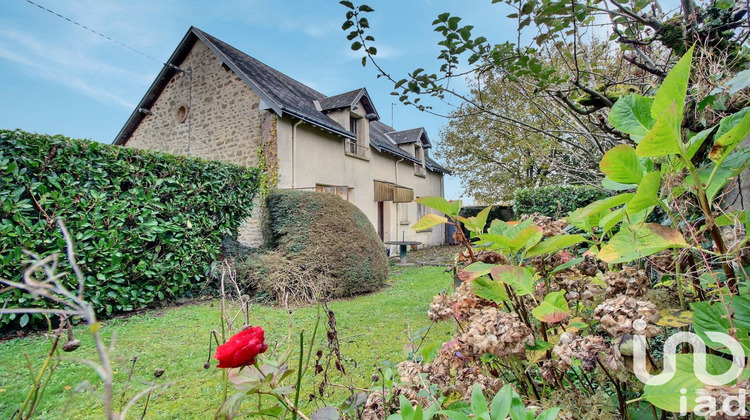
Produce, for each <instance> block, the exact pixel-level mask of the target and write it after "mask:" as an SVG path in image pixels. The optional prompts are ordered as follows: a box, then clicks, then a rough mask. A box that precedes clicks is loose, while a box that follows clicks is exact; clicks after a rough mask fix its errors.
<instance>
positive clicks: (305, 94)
mask: <svg viewBox="0 0 750 420" xmlns="http://www.w3.org/2000/svg"><path fill="white" fill-rule="evenodd" d="M198 40H200V41H202V42H203V43H205V44H206V46H207V47H208V48H209V49H211V51H213V52H214V54H216V55H217V56H218V57H219V58H220V59H221V60H222V62H223V63H224V64H225V65H226V66H228V67H229V68H230V69H231V70H232V71H233V72H234V73H235V74H237V75H238V76H239V77H240V78H241V79H242V80H243V81H244V82H245V83H247V84H248V86H250V88H252V89H253V90H254V91H255V92H256V93H257V94H258V95H259V96H260V97H261V100H262V104H261V105H262V106H265V108H266V109H272V110H273V111H274V112H276V113H277V114H278V115H279V116H283V115H285V114H289V115H291V116H293V117H296V118H299V119H301V120H304V121H306V122H308V123H310V124H312V125H315V126H318V127H320V128H323V129H325V130H327V131H330V132H332V133H334V134H337V135H340V136H342V137H346V138H352V139H353V138H355V136H354V134H352V133H351V132H349V131H348V130H347V129H346V128H344V127H341V126H340V125H339V124H338V123H336V122H335V121H334V120H333V119H331V118H329V117H328V116H327V115H326V114H325V113H324V112H322V110H332V109H337V108H338V109H340V108H344V107H347V106H350V107H351V106H354V105H356V103H357V102H359V100H361V99H363V98H366V100H365V101H363V102H364V103H365V106H366V107H367V106H368V105H367V104H368V103H369V107H371V108H372V111H373V112H372V113H374V114H375V119H374V120H372V121H371V125H370V137H371V145H373V146H374V147H375V149H376V150H378V151H381V152H385V153H390V154H392V155H395V156H398V157H404V158H407V157H408V158H410V159H409V160H414V158H412V157H411V156H410V155H409V154H408V153H406V152H404V151H403V150H401V149H399V148H398V146H396V145H395V144H394V143H393V142H392V141H391V140H389V138H388V136H387V135H386V133H388V132H395V130H394V129H393V128H392V127H389V126H387V125H385V124H382V123H380V122H378V121H377V118H379V117H378V116H377V111H375V108H374V106H373V105H372V101H371V100H370V97H369V95H368V94H367V90H366V89H364V88H361V89H356V90H353V91H351V92H346V93H342V94H339V95H335V96H331V97H328V96H326V95H324V94H322V93H320V92H318V91H316V90H315V89H313V88H311V87H309V86H306V85H305V84H303V83H301V82H299V81H297V80H294V79H293V78H291V77H289V76H287V75H285V74H283V73H281V72H279V71H278V70H276V69H274V68H272V67H270V66H268V65H266V64H264V63H262V62H260V61H258V60H256V59H255V58H253V57H251V56H249V55H247V54H245V53H243V52H242V51H240V50H238V49H236V48H234V47H232V46H231V45H229V44H227V43H225V42H224V41H221V40H220V39H217V38H215V37H213V36H211V35H209V34H207V33H205V32H203V31H201V30H200V29H198V28H195V27H190V29H189V30H188V32H187V33H186V34H185V36H184V37H183V38H182V41H180V44H179V45H178V46H177V48H176V49H175V51H174V53H172V56H171V57H170V58H169V60H168V61H167V65H165V66H164V68H162V70H161V72H160V73H159V75H158V76H157V78H156V80H154V82H153V83H152V85H151V87H150V88H149V90H148V91H147V92H146V94H145V95H144V97H143V99H141V101H140V103H139V104H138V106H137V107H136V109H135V111H133V113H132V114H131V115H130V118H129V119H128V121H127V122H126V123H125V126H123V128H122V129H121V130H120V132H119V133H118V134H117V137H116V138H115V140H114V141H113V144H125V142H126V141H127V140H128V139H129V138H130V136H131V135H132V134H133V132H134V131H135V129H136V128H137V127H138V125H139V124H140V122H141V121H142V120H143V118H145V116H146V113H145V112H142V111H143V110H149V109H151V106H153V104H154V102H156V99H157V98H158V97H159V95H160V94H161V92H162V91H163V90H164V88H165V87H166V85H167V83H169V81H170V80H171V79H172V77H173V76H174V75H175V73H176V72H178V71H181V70H180V69H179V68H178V67H177V66H179V65H180V63H182V61H183V60H184V59H185V58H186V57H187V55H188V54H189V53H190V51H191V49H192V48H193V45H194V44H195V42H197V41H198ZM316 101H317V102H318V104H319V105H320V107H321V110H318V108H317V107H316V105H315V102H316ZM355 101H356V102H355ZM366 110H367V109H366ZM381 129H382V130H385V131H382V130H381ZM381 131H382V133H381ZM408 131H412V130H406V132H408ZM374 133H375V134H374ZM373 134H374V135H373ZM426 162H427V167H428V168H430V169H432V170H435V171H439V172H445V173H447V172H448V171H447V170H446V169H445V168H443V167H442V166H440V165H439V164H437V163H436V162H434V161H433V160H432V159H429V158H427V161H426Z"/></svg>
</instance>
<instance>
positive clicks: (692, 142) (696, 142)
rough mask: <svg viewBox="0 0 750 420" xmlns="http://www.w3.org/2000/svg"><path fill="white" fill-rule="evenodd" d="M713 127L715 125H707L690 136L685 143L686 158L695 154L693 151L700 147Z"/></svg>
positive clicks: (690, 157)
mask: <svg viewBox="0 0 750 420" xmlns="http://www.w3.org/2000/svg"><path fill="white" fill-rule="evenodd" d="M715 128H716V126H713V127H709V128H707V129H705V130H703V131H701V132H700V133H697V134H696V135H694V136H693V137H690V139H689V140H688V141H687V144H686V145H685V155H686V156H687V158H688V159H692V158H693V156H695V153H696V152H697V151H698V150H699V149H700V148H701V145H703V142H704V141H706V139H707V138H708V136H709V135H710V134H711V132H713V131H714V129H715ZM681 167H682V166H681Z"/></svg>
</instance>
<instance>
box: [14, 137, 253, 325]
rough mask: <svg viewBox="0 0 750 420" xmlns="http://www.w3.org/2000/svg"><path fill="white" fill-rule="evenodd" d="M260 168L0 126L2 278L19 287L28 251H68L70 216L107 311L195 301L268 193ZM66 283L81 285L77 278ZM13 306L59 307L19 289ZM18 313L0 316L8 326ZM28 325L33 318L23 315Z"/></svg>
mask: <svg viewBox="0 0 750 420" xmlns="http://www.w3.org/2000/svg"><path fill="white" fill-rule="evenodd" d="M260 182H261V176H260V173H259V171H258V170H257V169H252V168H244V167H240V166H236V165H231V164H225V163H219V162H209V161H206V160H203V159H197V158H188V157H183V156H173V155H169V154H166V153H160V152H150V151H142V150H137V149H131V148H124V147H117V146H110V145H104V144H100V143H95V142H91V141H86V140H72V139H68V138H66V137H62V136H47V135H38V134H31V133H26V132H22V131H7V130H0V203H2V205H1V207H0V277H3V278H6V279H10V280H14V281H19V280H20V279H21V276H22V271H23V269H24V267H25V265H26V264H27V261H26V260H27V257H26V256H25V255H24V253H23V250H29V251H32V252H34V253H36V254H38V255H41V256H47V255H49V254H51V253H56V252H60V253H62V257H61V258H60V271H69V268H68V267H69V265H68V262H67V261H65V258H64V250H65V242H64V240H63V237H62V234H61V233H60V231H59V229H58V227H57V224H56V221H55V220H56V219H57V218H60V219H62V220H63V221H64V222H65V224H66V226H67V228H68V230H69V231H70V233H71V236H72V237H73V239H74V242H75V251H76V255H77V257H78V258H77V259H78V263H79V265H80V267H81V270H82V271H83V273H84V276H85V278H86V284H85V286H86V288H85V297H86V299H88V300H89V301H90V302H92V303H93V304H94V305H95V307H96V308H97V311H98V312H99V313H100V314H103V315H109V314H113V313H116V312H124V311H131V310H134V309H137V308H143V307H146V306H147V305H150V304H153V303H155V302H159V301H163V300H170V299H174V298H177V297H180V296H186V295H189V294H191V293H193V292H195V291H196V289H197V288H198V287H200V286H201V284H202V282H203V281H204V280H205V279H206V275H207V273H208V270H209V267H210V265H211V263H212V262H213V261H214V260H215V259H216V257H217V255H218V254H219V251H220V245H221V240H222V236H224V235H227V234H229V235H236V231H237V228H238V227H239V225H240V223H241V222H242V220H244V219H245V218H246V217H248V216H249V215H250V212H251V210H252V200H253V197H254V196H255V194H256V192H257V191H258V189H259V183H260ZM64 281H65V282H66V283H67V284H68V285H69V286H70V287H71V288H76V287H77V280H76V279H75V278H74V276H72V275H68V276H67V277H66V278H65V279H64ZM6 300H7V302H8V307H14V306H19V307H26V306H35V307H42V306H50V305H51V304H50V303H49V302H47V301H43V300H33V299H32V298H31V297H30V296H29V295H27V294H23V293H21V292H20V291H19V290H12V291H9V292H5V293H3V294H0V302H2V301H6ZM14 318H16V317H15V316H14V315H12V314H11V315H9V316H8V315H6V316H3V317H2V318H1V319H0V328H1V327H7V326H8V324H10V323H11V322H12V320H13V319H14ZM19 320H20V324H21V326H24V325H25V324H26V323H27V322H28V321H29V319H28V317H19Z"/></svg>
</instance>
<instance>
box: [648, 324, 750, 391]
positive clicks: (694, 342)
mask: <svg viewBox="0 0 750 420" xmlns="http://www.w3.org/2000/svg"><path fill="white" fill-rule="evenodd" d="M706 336H707V337H708V338H709V339H710V340H711V341H713V342H715V343H718V344H722V345H724V346H726V348H727V350H729V353H730V354H731V355H732V361H733V363H732V366H731V367H730V368H729V370H727V371H726V372H724V373H721V374H718V375H713V374H711V373H708V371H707V369H706V343H704V342H703V340H701V338H700V337H698V336H697V335H695V334H693V333H689V332H679V333H677V334H674V335H672V336H671V337H669V338H668V339H667V341H666V342H664V370H662V372H661V373H660V374H658V375H651V374H650V373H648V371H647V369H646V338H645V337H644V336H642V335H635V336H633V369H634V371H635V376H637V377H638V379H639V380H640V381H641V382H643V383H644V384H647V385H653V386H659V385H664V384H666V383H667V382H669V380H670V379H672V378H673V377H674V374H675V371H676V366H675V356H676V355H677V346H678V345H680V344H683V343H684V344H690V345H691V346H693V373H695V376H696V377H697V378H698V380H700V381H701V383H703V384H705V385H710V386H720V385H727V384H729V383H731V382H732V381H734V380H735V379H737V378H739V377H740V374H741V373H742V369H743V368H744V367H745V353H744V352H743V351H742V346H741V345H740V343H739V341H737V340H736V339H735V338H734V337H732V336H730V335H728V334H724V333H719V332H711V331H708V332H706Z"/></svg>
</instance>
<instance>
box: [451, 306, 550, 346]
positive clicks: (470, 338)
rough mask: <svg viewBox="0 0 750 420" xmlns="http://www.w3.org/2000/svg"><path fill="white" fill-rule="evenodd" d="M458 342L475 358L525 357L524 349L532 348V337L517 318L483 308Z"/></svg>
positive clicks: (474, 315) (473, 318) (516, 316)
mask: <svg viewBox="0 0 750 420" xmlns="http://www.w3.org/2000/svg"><path fill="white" fill-rule="evenodd" d="M459 340H460V341H461V342H463V343H466V345H467V346H468V347H469V348H471V349H472V350H473V352H474V353H475V354H476V355H480V356H481V355H482V354H484V353H491V354H494V355H495V356H497V357H505V356H508V355H511V354H515V355H517V356H520V357H525V355H526V345H527V344H528V345H529V346H532V345H534V342H535V340H534V335H533V333H532V331H531V329H529V327H527V326H526V325H525V324H524V323H523V322H521V319H520V318H519V317H518V315H517V314H515V313H513V314H510V313H507V312H503V311H500V310H498V309H497V308H492V307H489V308H483V309H482V310H480V311H478V312H475V313H474V314H473V315H472V316H471V318H470V319H469V324H468V325H467V327H466V329H465V331H464V333H463V334H462V335H461V337H460V338H459Z"/></svg>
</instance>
